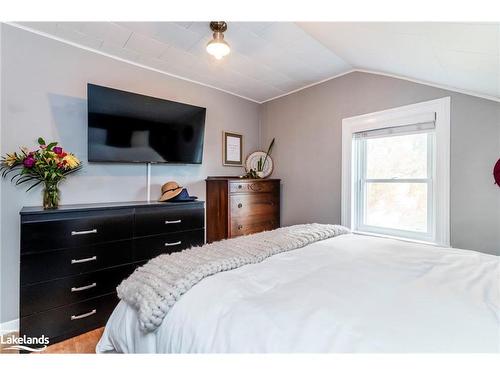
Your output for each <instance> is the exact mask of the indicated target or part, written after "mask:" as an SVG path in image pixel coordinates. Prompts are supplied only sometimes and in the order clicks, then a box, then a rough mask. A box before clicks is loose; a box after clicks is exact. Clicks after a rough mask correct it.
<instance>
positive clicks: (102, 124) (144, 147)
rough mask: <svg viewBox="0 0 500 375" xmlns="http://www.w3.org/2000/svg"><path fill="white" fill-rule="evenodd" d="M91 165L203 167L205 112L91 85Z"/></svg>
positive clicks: (202, 109)
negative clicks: (137, 164) (175, 164)
mask: <svg viewBox="0 0 500 375" xmlns="http://www.w3.org/2000/svg"><path fill="white" fill-rule="evenodd" d="M87 106H88V160H89V162H121V163H181V164H201V162H202V157H203V137H204V132H205V113H206V108H202V107H196V106H193V105H188V104H184V103H178V102H173V101H170V100H164V99H159V98H153V97H150V96H145V95H140V94H134V93H131V92H127V91H121V90H116V89H112V88H109V87H103V86H97V85H93V84H88V85H87Z"/></svg>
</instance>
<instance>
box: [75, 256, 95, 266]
mask: <svg viewBox="0 0 500 375" xmlns="http://www.w3.org/2000/svg"><path fill="white" fill-rule="evenodd" d="M93 260H97V256H95V255H94V256H93V257H90V258H84V259H71V264H76V263H86V262H92V261H93Z"/></svg>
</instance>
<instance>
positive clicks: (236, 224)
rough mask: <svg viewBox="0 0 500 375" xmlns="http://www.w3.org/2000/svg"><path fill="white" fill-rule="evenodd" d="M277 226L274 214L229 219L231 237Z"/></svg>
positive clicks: (277, 222) (277, 221)
mask: <svg viewBox="0 0 500 375" xmlns="http://www.w3.org/2000/svg"><path fill="white" fill-rule="evenodd" d="M276 228H279V220H278V219H277V217H276V216H275V215H269V216H261V217H246V218H243V217H242V218H238V219H233V220H231V237H237V236H242V235H247V234H253V233H258V232H262V231H266V230H272V229H276Z"/></svg>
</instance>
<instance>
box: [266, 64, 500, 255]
mask: <svg viewBox="0 0 500 375" xmlns="http://www.w3.org/2000/svg"><path fill="white" fill-rule="evenodd" d="M446 96H451V169H450V172H451V181H450V182H451V191H450V194H451V197H450V199H451V202H450V205H451V212H450V215H451V244H452V246H454V247H458V248H465V249H472V250H478V251H484V252H487V253H492V254H498V255H500V189H499V188H498V186H497V185H494V181H493V176H492V170H493V166H494V164H495V162H496V160H498V158H499V157H500V103H498V102H495V101H491V100H486V99H480V98H476V97H472V96H468V95H463V94H459V93H456V92H453V91H447V90H441V89H437V88H434V87H430V86H426V85H421V84H416V83H412V82H408V81H405V80H401V79H395V78H389V77H386V76H381V75H374V74H368V73H359V72H355V73H350V74H347V75H345V76H342V77H338V78H336V79H333V80H330V81H327V82H325V83H322V84H320V85H316V86H313V87H311V88H308V89H305V90H302V91H299V92H297V93H294V94H291V95H288V96H285V97H282V98H279V99H276V100H273V101H270V102H268V103H265V104H264V105H263V106H262V114H261V134H262V135H261V140H262V142H261V143H262V144H263V145H266V144H268V143H269V141H270V140H271V139H272V138H273V137H276V145H275V148H274V151H273V159H274V160H275V164H276V169H275V177H280V178H282V179H283V187H282V196H283V202H282V224H284V225H290V224H296V223H306V222H324V223H340V210H341V207H340V203H341V151H342V145H341V126H342V119H343V118H346V117H351V116H356V115H361V114H365V113H371V112H375V111H380V110H384V109H389V108H394V107H399V106H403V105H407V104H413V103H418V102H422V101H426V100H431V99H438V98H442V97H446Z"/></svg>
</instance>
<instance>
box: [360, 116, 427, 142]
mask: <svg viewBox="0 0 500 375" xmlns="http://www.w3.org/2000/svg"><path fill="white" fill-rule="evenodd" d="M398 123H401V125H398V126H391V127H385V128H380V129H372V130H366V131H361V132H357V133H354V134H353V135H352V137H353V138H354V139H364V138H379V137H390V136H397V135H403V134H416V133H422V132H428V131H430V130H434V129H435V128H436V114H435V113H434V112H432V113H429V114H425V115H422V116H418V117H413V118H405V119H401V121H398Z"/></svg>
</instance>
